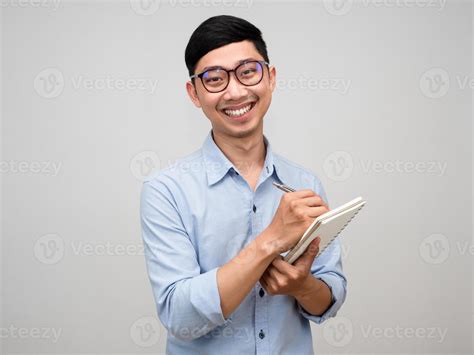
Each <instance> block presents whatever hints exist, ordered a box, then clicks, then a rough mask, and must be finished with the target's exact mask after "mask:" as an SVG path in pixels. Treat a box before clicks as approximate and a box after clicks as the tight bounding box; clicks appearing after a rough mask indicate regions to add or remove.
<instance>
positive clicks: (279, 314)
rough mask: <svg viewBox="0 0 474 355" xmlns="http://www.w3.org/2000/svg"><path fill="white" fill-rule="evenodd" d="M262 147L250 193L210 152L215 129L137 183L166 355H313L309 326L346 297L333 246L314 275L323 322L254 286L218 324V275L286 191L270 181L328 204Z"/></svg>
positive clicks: (306, 175) (297, 171)
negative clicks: (321, 295) (322, 292)
mask: <svg viewBox="0 0 474 355" xmlns="http://www.w3.org/2000/svg"><path fill="white" fill-rule="evenodd" d="M264 142H265V145H266V156H265V163H264V168H263V169H262V172H261V175H260V178H259V180H258V183H257V187H256V190H255V191H253V190H252V189H251V188H250V186H249V185H248V184H247V182H246V181H245V180H244V179H243V178H242V176H241V175H240V174H239V170H238V167H235V166H234V165H233V164H232V163H231V162H230V161H229V160H228V159H227V158H226V156H225V155H224V154H223V153H222V151H221V150H220V149H219V147H218V146H217V145H216V144H215V142H214V140H213V138H212V130H211V131H210V132H209V134H208V136H207V138H206V139H205V141H204V144H203V146H202V148H201V149H199V150H197V151H196V152H194V153H193V154H191V155H189V156H187V157H184V158H182V159H179V160H178V161H176V163H175V164H173V165H172V166H170V167H167V168H165V169H163V170H161V171H159V172H157V173H155V174H152V175H151V176H150V177H148V178H147V179H146V181H145V182H144V184H143V188H142V193H141V223H142V232H143V233H142V236H143V242H144V245H145V259H146V265H147V270H148V276H149V278H150V282H151V286H152V290H153V295H154V300H155V303H156V307H157V311H158V317H159V319H160V321H161V322H162V323H163V325H164V327H165V328H166V329H167V330H168V338H167V345H166V351H167V354H179V355H182V354H268V355H270V354H295V355H296V354H297V355H303V354H313V345H312V337H311V327H310V324H309V321H313V322H315V323H321V322H323V321H324V320H325V319H327V318H329V317H333V316H335V315H336V312H337V311H338V310H339V308H340V307H341V305H342V304H343V302H344V300H345V298H346V278H345V276H344V274H343V270H342V263H341V247H340V244H339V241H338V240H337V239H336V240H335V241H334V242H333V243H332V244H331V245H330V247H329V248H327V249H326V250H325V251H324V252H323V253H322V254H321V255H320V256H319V257H318V258H317V259H316V260H315V261H314V262H313V265H312V267H311V272H312V274H313V275H314V276H315V277H317V278H319V279H321V280H323V281H324V282H325V283H326V284H327V285H328V286H329V287H330V289H331V291H332V304H331V306H330V307H329V309H328V310H327V311H326V312H325V313H324V314H323V315H321V316H314V315H311V314H309V313H307V312H306V311H305V310H304V309H303V308H302V307H301V306H300V305H299V303H298V302H297V301H296V299H295V298H294V297H291V296H286V295H275V296H271V295H268V294H266V293H265V292H264V290H263V289H262V287H261V285H260V283H259V282H257V283H256V284H255V286H254V287H253V289H252V290H251V292H250V293H249V294H248V295H247V296H246V297H245V298H244V300H243V301H242V303H241V304H240V305H239V307H238V308H237V309H236V310H235V311H234V312H233V313H232V314H231V315H230V316H229V318H228V319H224V317H223V314H222V309H221V304H220V297H219V291H218V287H217V275H216V272H217V269H218V268H219V267H220V266H222V265H223V264H225V263H227V262H229V261H230V260H231V259H232V258H233V257H234V256H236V255H237V254H238V253H239V251H240V250H241V249H243V248H244V247H245V246H246V245H247V244H248V243H249V242H251V241H252V240H254V239H255V238H256V237H257V236H258V235H259V234H260V233H261V232H262V231H263V230H264V229H265V228H266V227H267V226H268V225H269V224H270V223H271V221H272V219H273V216H274V214H275V212H276V210H277V208H278V205H279V203H280V199H281V195H282V194H283V193H284V192H282V191H281V190H279V189H277V188H275V186H273V184H272V181H277V182H280V183H285V184H287V185H288V186H291V187H293V188H295V189H297V190H299V189H308V188H309V189H312V190H313V191H315V192H316V193H317V194H318V195H320V196H321V197H322V198H323V199H324V200H325V201H326V202H327V198H326V194H325V192H324V190H323V187H322V185H321V182H320V181H319V179H318V178H317V177H316V176H315V175H314V174H312V173H311V172H310V171H308V170H306V169H305V168H303V167H301V166H299V165H297V164H295V163H292V162H290V161H289V160H287V159H285V158H283V157H282V156H280V155H278V154H276V153H273V152H272V150H271V147H270V144H269V142H268V139H267V138H266V137H265V136H264ZM285 254H286V253H282V255H285ZM239 259H240V258H239ZM244 260H245V258H244V259H243V262H244Z"/></svg>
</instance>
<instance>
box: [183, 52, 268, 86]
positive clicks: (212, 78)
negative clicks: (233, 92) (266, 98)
mask: <svg viewBox="0 0 474 355" xmlns="http://www.w3.org/2000/svg"><path fill="white" fill-rule="evenodd" d="M264 65H267V66H268V65H270V64H269V63H267V62H266V61H264V60H249V61H246V62H243V63H241V64H239V65H238V66H236V67H235V68H234V69H232V70H227V69H224V68H221V67H213V68H210V69H207V70H206V71H203V72H202V73H199V74H194V75H191V76H190V77H189V78H190V79H194V78H196V77H198V78H200V79H201V82H202V85H203V86H204V88H205V89H206V90H207V91H209V92H212V93H216V92H221V91H224V90H225V89H226V88H227V86H228V85H229V79H230V73H231V72H234V74H235V78H236V79H237V80H238V82H239V83H241V84H242V85H245V86H254V85H257V84H258V83H259V82H260V81H262V78H263V66H264Z"/></svg>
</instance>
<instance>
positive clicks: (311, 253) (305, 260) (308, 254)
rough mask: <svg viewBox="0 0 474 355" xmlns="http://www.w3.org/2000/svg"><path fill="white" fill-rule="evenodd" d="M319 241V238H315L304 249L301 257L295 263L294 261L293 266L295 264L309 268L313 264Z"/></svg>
mask: <svg viewBox="0 0 474 355" xmlns="http://www.w3.org/2000/svg"><path fill="white" fill-rule="evenodd" d="M320 241H321V238H320V237H316V238H315V239H314V240H313V241H312V242H311V243H310V244H309V246H308V248H306V250H305V252H304V253H303V255H301V256H300V257H299V258H298V259H297V260H296V261H295V266H296V264H298V265H305V266H311V264H312V263H313V260H314V258H315V256H316V254H318V252H319V243H320Z"/></svg>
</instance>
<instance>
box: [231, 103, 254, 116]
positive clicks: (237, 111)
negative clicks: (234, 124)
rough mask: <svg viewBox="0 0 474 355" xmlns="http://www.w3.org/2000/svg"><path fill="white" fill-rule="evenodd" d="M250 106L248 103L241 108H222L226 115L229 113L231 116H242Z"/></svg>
mask: <svg viewBox="0 0 474 355" xmlns="http://www.w3.org/2000/svg"><path fill="white" fill-rule="evenodd" d="M251 107H252V104H250V105H248V106H246V107H244V108H241V109H240V110H224V112H225V113H226V115H229V116H232V117H238V116H242V115H243V114H245V113H247V112H249V111H250V108H251Z"/></svg>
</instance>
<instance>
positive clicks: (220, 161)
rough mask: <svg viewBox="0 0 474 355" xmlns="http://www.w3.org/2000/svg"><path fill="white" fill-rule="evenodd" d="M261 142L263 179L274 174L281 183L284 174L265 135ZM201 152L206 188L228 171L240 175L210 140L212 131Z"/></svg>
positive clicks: (211, 139) (212, 140)
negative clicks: (230, 170)
mask: <svg viewBox="0 0 474 355" xmlns="http://www.w3.org/2000/svg"><path fill="white" fill-rule="evenodd" d="M263 141H264V143H265V146H266V148H267V153H266V156H265V162H264V165H263V174H265V178H267V177H268V176H271V175H272V174H273V173H274V172H275V175H276V176H277V177H278V179H279V180H280V183H282V182H283V181H282V179H283V180H284V177H283V175H284V173H283V172H282V169H281V167H280V166H279V164H278V159H277V157H275V156H274V154H273V152H272V148H271V145H270V142H269V141H268V139H267V137H266V136H265V135H263ZM202 152H203V157H204V165H205V169H206V173H207V183H208V186H211V185H213V184H215V183H216V182H218V181H220V180H221V179H222V178H223V177H224V176H225V175H226V174H227V172H228V171H229V169H233V170H234V171H235V172H237V173H239V174H240V172H239V171H238V169H237V168H236V167H235V166H234V164H232V162H231V161H230V160H229V159H227V157H226V156H225V155H224V153H222V151H221V150H220V148H219V147H218V146H217V144H216V143H215V142H214V139H213V138H212V129H211V130H210V131H209V133H208V135H207V137H206V139H205V140H204V143H203V146H202Z"/></svg>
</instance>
